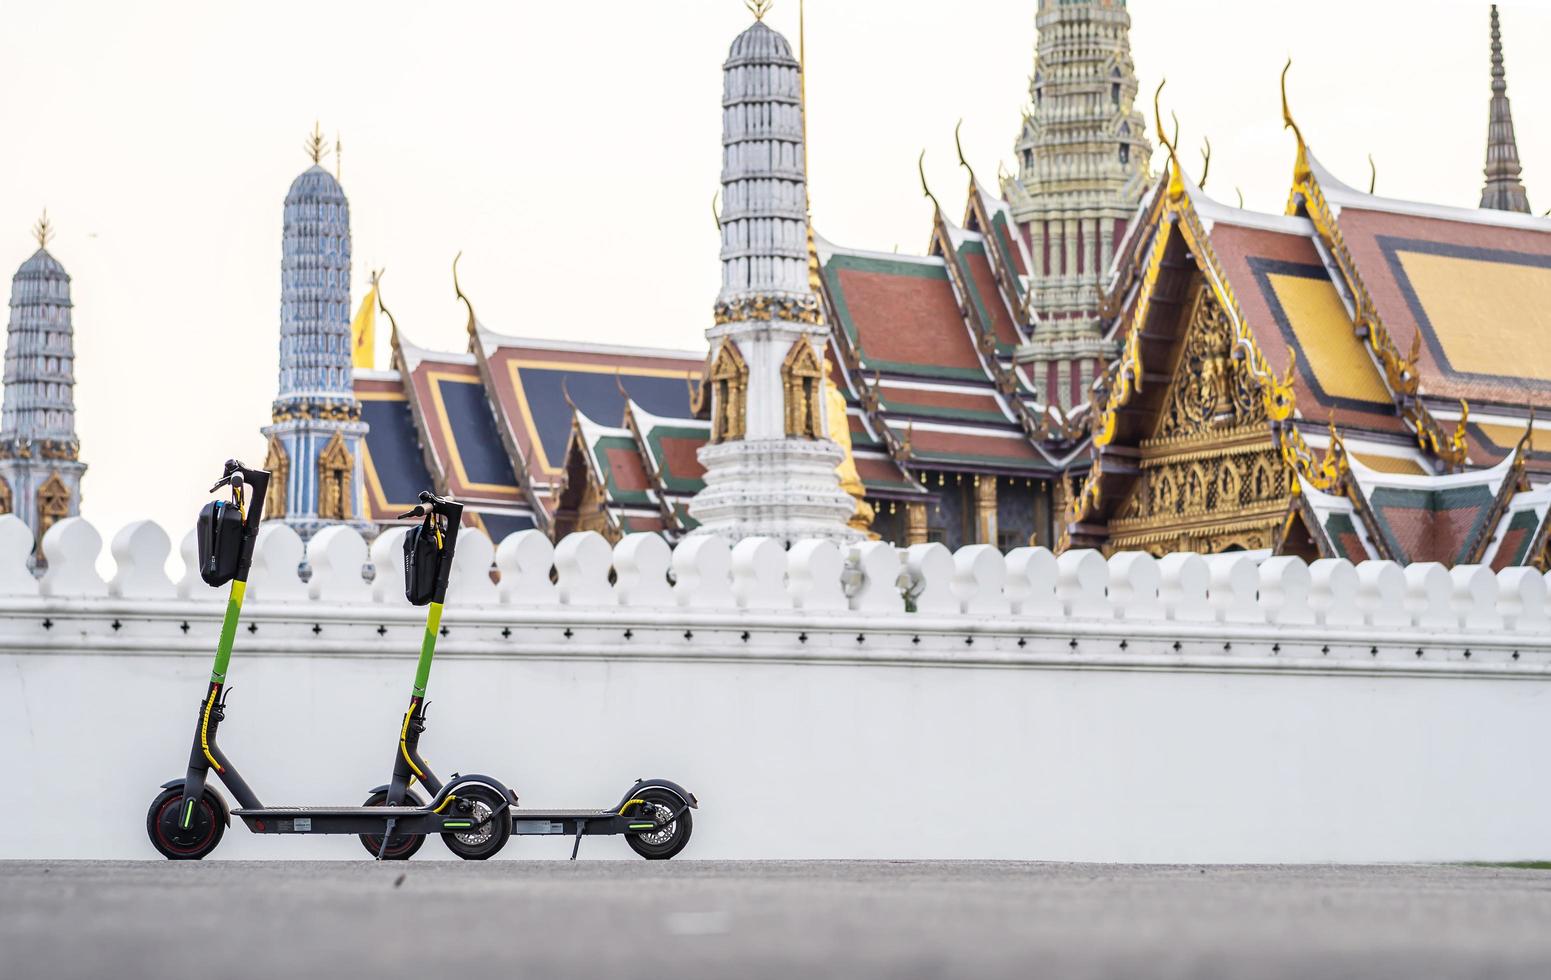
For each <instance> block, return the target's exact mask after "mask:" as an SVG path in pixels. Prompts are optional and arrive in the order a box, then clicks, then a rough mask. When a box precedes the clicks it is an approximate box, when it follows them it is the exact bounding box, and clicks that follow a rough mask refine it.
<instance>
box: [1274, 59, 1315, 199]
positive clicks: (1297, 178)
mask: <svg viewBox="0 0 1551 980" xmlns="http://www.w3.org/2000/svg"><path fill="white" fill-rule="evenodd" d="M1289 71H1292V59H1291V58H1288V59H1287V64H1286V65H1285V66H1284V67H1283V68H1282V128H1283V129H1290V130H1292V131H1293V136H1294V137H1296V138H1297V140H1298V161H1297V162H1296V163H1295V164H1293V183H1296V184H1301V183H1303V182H1304V181H1306V180H1308V179H1309V177H1311V176H1312V175H1313V171H1312V170H1310V169H1309V146H1308V144H1307V143H1305V142H1304V141H1303V130H1301V129H1299V128H1298V124H1297V123H1295V122H1293V117H1292V107H1291V106H1289V105H1288V104H1287V73H1288V72H1289Z"/></svg>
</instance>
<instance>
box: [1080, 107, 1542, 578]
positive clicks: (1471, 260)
mask: <svg viewBox="0 0 1551 980" xmlns="http://www.w3.org/2000/svg"><path fill="white" fill-rule="evenodd" d="M1287 124H1288V126H1289V128H1291V129H1292V130H1293V131H1294V133H1295V134H1296V135H1297V157H1296V161H1295V164H1294V172H1293V180H1292V191H1291V194H1290V199H1289V203H1288V207H1287V213H1286V214H1284V215H1266V214H1257V213H1253V212H1248V211H1244V210H1241V209H1238V208H1232V207H1228V206H1226V205H1223V204H1221V203H1219V202H1216V201H1213V200H1211V199H1210V198H1208V197H1207V196H1206V195H1205V194H1204V193H1203V192H1202V191H1201V189H1200V188H1199V187H1197V186H1196V185H1195V184H1194V183H1193V182H1192V181H1191V180H1190V179H1189V177H1188V176H1186V175H1185V174H1184V173H1183V172H1182V170H1181V168H1180V166H1179V163H1178V161H1177V159H1175V158H1174V150H1173V148H1172V147H1170V148H1169V150H1170V163H1169V167H1168V169H1167V171H1166V172H1165V175H1164V178H1163V179H1162V180H1161V181H1160V182H1159V184H1158V185H1157V186H1156V187H1155V188H1154V190H1153V191H1152V193H1151V194H1150V195H1149V196H1148V198H1147V199H1146V200H1144V202H1143V204H1142V207H1141V208H1140V209H1139V211H1138V214H1137V218H1136V220H1135V222H1134V224H1133V226H1132V232H1131V234H1130V235H1129V236H1128V238H1127V240H1126V242H1125V244H1124V246H1123V250H1122V254H1121V258H1120V261H1119V263H1118V264H1117V276H1116V278H1115V280H1114V281H1113V283H1112V284H1111V288H1110V292H1109V296H1108V298H1107V301H1106V302H1107V306H1108V308H1109V310H1110V311H1111V312H1112V313H1113V314H1114V316H1115V320H1114V327H1113V330H1114V336H1115V337H1116V339H1117V340H1119V341H1120V342H1122V343H1123V345H1124V347H1123V350H1124V353H1123V354H1122V356H1121V358H1120V359H1119V360H1118V361H1117V362H1116V363H1115V364H1114V365H1113V366H1112V368H1111V369H1110V371H1109V372H1108V373H1107V375H1106V377H1105V378H1104V379H1103V381H1102V383H1101V386H1100V388H1101V391H1100V394H1099V403H1098V407H1097V409H1096V412H1097V413H1098V419H1097V420H1096V421H1095V423H1094V428H1095V432H1096V436H1095V459H1094V462H1093V464H1092V466H1091V468H1090V472H1089V475H1088V478H1087V481H1086V485H1085V486H1084V488H1083V492H1082V493H1081V495H1080V496H1079V497H1078V498H1077V499H1076V500H1075V501H1074V503H1073V506H1072V508H1071V510H1070V512H1069V514H1068V521H1067V527H1066V533H1067V535H1068V540H1069V541H1070V542H1072V543H1074V544H1088V545H1095V546H1103V547H1106V548H1110V549H1118V548H1129V547H1142V548H1148V549H1151V550H1154V551H1164V550H1173V549H1188V550H1201V551H1220V550H1225V549H1230V548H1235V547H1241V548H1248V549H1257V548H1259V549H1272V548H1276V549H1280V550H1283V551H1288V552H1294V553H1303V554H1305V555H1307V556H1310V557H1314V556H1325V557H1346V558H1352V559H1354V560H1355V559H1362V558H1368V557H1377V558H1392V559H1395V560H1397V561H1401V562H1407V563H1409V562H1413V561H1439V562H1443V563H1445V564H1449V565H1454V564H1465V563H1476V562H1489V563H1496V564H1498V565H1503V564H1518V563H1526V562H1537V563H1538V562H1542V561H1544V559H1545V545H1546V526H1545V525H1546V520H1545V519H1546V512H1547V506H1546V498H1547V492H1546V491H1544V490H1531V489H1530V487H1531V480H1532V478H1533V477H1544V476H1546V475H1547V474H1548V472H1551V457H1548V456H1547V454H1546V452H1545V451H1546V450H1551V439H1548V436H1547V435H1546V434H1545V433H1544V431H1543V428H1542V427H1540V426H1537V425H1536V423H1535V422H1534V417H1535V414H1536V412H1537V410H1538V411H1540V413H1541V414H1544V410H1545V409H1546V408H1547V407H1548V402H1551V360H1546V358H1544V357H1542V356H1541V355H1540V352H1539V346H1538V345H1536V344H1535V343H1534V342H1532V341H1528V340H1527V338H1532V337H1538V336H1540V335H1541V334H1542V333H1544V332H1545V331H1546V330H1547V328H1548V326H1551V323H1548V322H1547V321H1548V318H1551V314H1548V313H1547V312H1546V311H1547V309H1548V308H1551V274H1548V269H1551V220H1548V219H1545V218H1537V217H1531V216H1529V215H1524V214H1517V213H1511V212H1504V211H1497V210H1472V209H1465V208H1452V207H1444V206H1439V205H1432V204H1420V203H1414V202H1407V201H1398V200H1393V199H1388V198H1382V197H1378V196H1376V195H1375V194H1373V193H1371V192H1368V193H1365V192H1362V191H1359V190H1357V189H1355V188H1353V187H1351V186H1349V185H1347V184H1345V183H1343V182H1341V181H1340V180H1338V179H1337V178H1336V177H1334V176H1333V175H1332V174H1331V173H1330V172H1329V171H1328V170H1327V169H1326V168H1325V167H1324V166H1322V165H1321V164H1320V162H1319V160H1318V159H1317V158H1316V157H1315V156H1314V155H1313V153H1312V152H1310V150H1309V149H1308V147H1307V145H1306V144H1305V143H1304V142H1303V138H1302V134H1301V133H1300V132H1298V130H1297V127H1296V125H1295V124H1294V123H1293V122H1292V119H1291V116H1290V114H1289V115H1288V119H1287ZM1548 356H1551V355H1548ZM1543 360H1545V361H1546V363H1545V364H1542V363H1541V362H1542V361H1543ZM1537 449H1539V450H1540V451H1538V452H1537V451H1536V450H1537ZM1289 501H1290V504H1289Z"/></svg>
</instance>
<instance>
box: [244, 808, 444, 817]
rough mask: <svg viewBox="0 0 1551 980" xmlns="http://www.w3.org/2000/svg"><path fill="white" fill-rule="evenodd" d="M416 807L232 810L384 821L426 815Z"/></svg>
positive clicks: (249, 814)
mask: <svg viewBox="0 0 1551 980" xmlns="http://www.w3.org/2000/svg"><path fill="white" fill-rule="evenodd" d="M426 812H428V811H426V810H425V809H424V808H423V807H417V806H266V807H255V808H253V809H251V810H233V811H232V816H234V817H295V816H297V815H302V816H306V815H308V814H314V815H317V816H320V817H372V818H374V819H382V820H386V819H387V818H389V817H404V816H408V815H409V814H412V813H426Z"/></svg>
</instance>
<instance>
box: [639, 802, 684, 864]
mask: <svg viewBox="0 0 1551 980" xmlns="http://www.w3.org/2000/svg"><path fill="white" fill-rule="evenodd" d="M638 799H640V800H641V802H640V803H637V804H634V805H633V806H632V807H631V808H630V811H629V812H628V813H626V814H625V816H627V817H631V818H633V819H634V818H639V819H641V820H651V821H653V822H658V821H662V820H667V819H668V818H670V817H672V818H673V819H672V822H670V823H669V824H668V825H667V826H665V827H663V828H662V829H661V830H657V831H653V832H651V833H645V834H626V835H625V843H627V844H629V845H630V849H631V850H632V851H635V852H636V853H637V854H639V855H641V856H642V857H644V858H646V859H647V860H648V861H666V860H668V859H669V858H671V857H673V856H674V855H675V854H677V853H678V852H680V851H682V850H683V849H684V845H686V844H688V843H689V835H690V834H691V833H692V832H693V831H694V820H693V819H692V818H691V817H690V815H689V809H688V808H684V812H683V813H679V815H678V816H677V817H674V816H673V815H674V814H675V813H678V812H679V809H680V808H681V807H684V801H683V800H681V799H679V798H678V797H677V796H675V795H674V794H672V793H670V792H668V791H667V790H663V789H649V790H646V791H644V792H643V793H641V795H640V796H639V797H638Z"/></svg>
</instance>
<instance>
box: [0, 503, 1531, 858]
mask: <svg viewBox="0 0 1551 980" xmlns="http://www.w3.org/2000/svg"><path fill="white" fill-rule="evenodd" d="M29 540H30V539H29V537H28V536H27V535H26V534H25V533H18V530H17V523H16V521H15V518H11V517H5V518H0V739H3V744H4V745H6V746H7V749H8V757H9V759H10V760H11V762H12V764H13V767H14V766H15V765H17V764H19V766H20V772H19V773H17V776H18V777H19V778H15V779H13V780H12V781H11V786H12V792H13V797H15V796H17V794H19V799H13V804H14V806H13V811H14V812H15V813H32V814H37V813H44V812H50V811H52V810H56V809H58V808H60V807H65V808H68V809H69V810H70V813H71V817H70V819H69V820H34V819H28V820H21V819H15V818H0V858H5V857H22V856H48V857H134V856H142V857H150V856H152V854H153V852H152V851H151V850H150V847H149V844H147V843H146V841H145V836H144V816H145V808H146V806H147V804H148V803H149V801H150V799H151V797H152V796H153V795H154V794H155V792H156V789H157V786H158V785H159V784H160V783H161V782H162V781H164V780H167V779H171V778H174V777H177V776H179V775H181V773H182V768H183V766H184V765H185V763H186V759H187V754H188V743H189V740H190V737H191V736H192V732H193V721H194V714H195V710H196V708H197V705H198V702H199V699H200V696H201V694H202V693H203V691H204V684H205V681H206V679H207V677H208V672H209V667H210V660H211V657H212V655H213V650H214V645H215V639H216V636H217V633H218V632H219V626H220V616H221V613H222V611H223V609H224V599H225V593H226V590H225V589H220V590H216V589H209V588H207V587H205V586H204V585H203V583H202V582H200V581H199V578H198V575H197V572H196V571H195V570H194V569H193V567H192V563H193V561H194V556H193V547H192V541H191V540H189V537H188V536H185V537H184V538H183V539H182V540H181V542H180V549H179V550H180V554H181V555H182V556H183V558H184V560H185V563H186V564H188V565H189V566H190V567H189V568H188V569H187V570H186V571H185V572H184V574H183V575H182V576H180V577H179V580H178V581H176V582H174V581H172V580H170V579H169V578H168V577H167V575H166V574H165V571H164V565H165V561H166V559H167V556H168V555H169V554H170V551H171V546H172V540H171V538H169V536H168V535H167V534H166V533H165V532H163V531H162V530H161V529H160V528H157V527H156V525H154V524H150V523H137V524H133V525H130V526H129V527H127V528H125V529H123V530H122V531H121V532H119V533H118V534H117V535H115V536H114V538H113V539H112V542H111V546H110V550H111V554H112V564H113V569H114V571H113V574H111V575H109V576H108V577H106V578H104V577H103V576H101V575H99V574H98V571H97V561H98V558H99V556H100V554H101V551H102V548H103V539H102V535H101V534H99V533H98V532H97V531H96V529H94V528H93V527H92V526H91V525H90V524H89V523H87V522H86V521H84V520H82V519H80V518H75V519H71V520H67V521H62V522H60V523H59V524H57V525H55V526H54V527H53V528H52V529H50V531H49V532H48V534H47V535H46V536H45V538H44V542H43V548H44V552H45V555H46V557H47V559H48V572H47V574H46V575H44V576H43V577H42V579H41V580H39V579H35V578H33V576H32V575H30V574H29V573H28V572H27V570H26V563H27V557H28V548H29ZM400 548H401V534H400V533H399V532H396V531H390V532H388V533H385V534H384V535H382V536H381V537H380V538H379V539H378V540H377V541H376V542H374V543H373V545H372V547H371V548H370V549H368V548H367V546H366V544H365V542H363V541H362V540H361V538H360V537H359V535H357V534H356V532H355V531H353V530H351V529H348V528H339V529H330V530H328V531H324V532H321V533H319V534H318V535H317V536H315V537H314V538H313V540H312V541H311V543H310V545H308V546H307V547H306V548H305V549H304V548H303V546H302V544H301V542H300V540H299V539H298V538H297V537H296V535H295V533H294V532H292V531H290V529H288V528H286V527H284V526H282V525H266V526H265V528H264V530H263V532H262V533H261V537H260V541H259V544H258V549H257V553H256V557H255V562H254V572H253V576H252V581H251V585H250V589H249V593H248V595H249V601H248V604H247V606H246V607H245V608H244V618H243V627H242V628H241V629H240V630H239V632H238V641H237V646H236V652H235V654H234V656H233V659H232V665H231V670H230V674H229V686H230V688H231V689H232V690H233V692H234V693H233V696H232V698H231V701H230V715H229V717H228V721H227V723H226V725H225V726H224V727H223V729H222V732H221V737H222V742H223V744H224V745H225V746H226V747H227V749H228V751H229V753H230V754H231V755H232V756H233V758H234V759H235V760H236V761H237V763H238V765H239V766H240V767H241V768H242V769H243V771H244V773H245V775H246V776H247V777H248V779H249V781H250V782H251V783H252V784H253V785H254V787H255V788H256V789H257V790H258V791H259V793H260V795H261V796H263V797H264V798H265V799H266V802H273V803H278V804H285V803H296V802H316V803H354V802H359V800H360V799H363V798H364V797H365V795H366V791H367V790H368V789H370V787H372V786H374V785H376V784H378V783H380V782H383V781H385V780H386V779H387V776H388V770H389V765H390V763H391V755H390V753H391V752H392V751H393V749H394V744H393V743H394V736H395V734H396V731H397V726H398V722H399V718H400V715H401V713H402V711H403V707H404V703H405V701H406V700H407V696H408V689H409V686H410V682H411V680H412V676H413V672H414V666H413V665H414V659H415V657H416V655H417V653H418V650H419V645H420V639H421V636H422V635H423V630H424V610H422V609H416V608H414V607H411V606H409V605H408V604H407V603H406V602H405V601H404V599H403V594H402V589H401V582H400V571H399V569H400V563H401V553H400V550H399V549H400ZM304 557H305V558H306V560H307V562H308V564H309V565H310V566H311V569H312V575H311V578H310V580H309V581H308V582H306V583H303V582H302V581H301V580H300V578H298V577H297V575H296V571H295V569H296V567H297V565H298V563H299V562H300V561H301V560H302V559H303V558H304ZM492 561H493V563H494V567H495V568H496V569H497V570H498V571H499V576H498V578H499V581H494V580H492V577H491V576H490V575H488V574H482V573H485V572H488V570H489V567H490V563H491V562H492ZM368 563H371V564H374V565H375V566H376V567H377V569H379V570H380V574H379V575H378V576H377V577H376V579H375V580H374V581H368V578H367V577H366V576H365V575H363V570H364V568H365V566H367V565H368ZM552 575H553V580H552ZM907 606H908V608H909V609H911V610H913V611H909V612H907V611H906V608H907ZM443 622H444V626H445V628H446V630H445V634H444V636H443V638H442V639H441V641H440V645H439V646H438V659H437V666H436V669H435V671H434V672H433V675H432V678H431V684H430V699H431V701H432V702H434V703H433V706H432V708H431V710H430V730H429V731H428V732H427V734H426V736H425V742H424V748H425V751H426V755H427V756H428V757H429V758H430V759H431V760H432V761H433V763H436V764H438V765H439V766H440V768H442V769H443V770H446V771H451V770H454V769H459V770H461V771H483V772H488V773H490V774H492V775H495V776H497V777H499V778H502V779H504V780H506V781H507V782H509V783H510V784H512V785H513V787H514V788H515V789H517V791H518V793H519V794H520V795H521V796H522V798H523V800H524V802H525V803H528V804H531V805H535V806H559V805H595V806H605V805H607V804H609V803H611V802H614V801H615V799H616V798H617V796H618V794H619V793H621V792H623V791H624V790H625V789H626V788H627V786H628V785H629V783H630V781H631V780H632V779H634V778H636V777H639V776H664V777H667V778H670V779H675V780H677V781H679V782H681V783H683V784H685V785H686V786H688V787H689V788H690V789H691V790H693V791H694V792H695V793H697V794H698V795H699V796H700V798H701V800H702V803H703V807H702V809H701V811H700V812H699V813H698V814H697V820H698V821H699V822H698V824H697V828H696V837H695V841H694V842H693V843H692V844H691V850H690V851H689V852H688V853H687V854H686V857H706V858H710V857H728V858H738V857H753V858H760V857H837V858H842V857H906V858H909V857H915V858H953V857H963V858H1025V859H1051V860H1090V861H1192V862H1226V861H1233V862H1240V861H1245V862H1254V861H1324V860H1335V861H1399V860H1507V859H1524V858H1545V857H1548V856H1551V788H1547V785H1546V782H1545V781H1544V780H1542V779H1540V778H1539V776H1540V770H1541V761H1540V754H1541V752H1542V751H1543V746H1544V745H1546V744H1548V742H1551V683H1548V681H1551V639H1548V635H1547V634H1548V626H1551V618H1548V609H1547V583H1546V579H1545V578H1544V577H1543V576H1542V575H1540V574H1539V573H1537V572H1535V571H1533V570H1531V569H1511V570H1508V571H1504V572H1501V573H1498V574H1493V573H1492V572H1491V571H1490V570H1488V569H1484V568H1456V569H1453V570H1446V569H1443V568H1442V567H1439V566H1428V565H1413V566H1411V567H1409V568H1406V569H1402V568H1400V567H1398V566H1395V565H1392V564H1388V563H1377V562H1368V563H1364V564H1362V565H1360V566H1357V567H1355V568H1354V567H1353V566H1352V565H1350V564H1349V563H1347V562H1344V561H1319V562H1315V563H1313V564H1312V565H1307V566H1306V565H1304V564H1303V563H1302V562H1301V561H1298V560H1296V559H1282V558H1277V559H1270V560H1266V561H1263V562H1256V561H1255V560H1253V559H1251V558H1247V557H1243V556H1220V557H1212V558H1203V557H1200V556H1196V555H1185V554H1180V555H1171V556H1169V557H1167V558H1165V559H1163V560H1161V561H1157V560H1154V559H1152V558H1150V557H1148V556H1146V555H1140V554H1125V555H1117V556H1115V557H1113V558H1111V559H1109V560H1107V561H1106V560H1105V559H1104V558H1103V557H1102V556H1101V555H1099V554H1098V553H1096V552H1089V551H1076V552H1069V553H1067V554H1065V555H1062V556H1060V557H1059V558H1058V557H1056V556H1053V555H1051V554H1050V553H1049V552H1048V551H1045V550H1043V549H1020V550H1017V551H1014V552H1012V553H1010V554H1008V555H1005V556H1004V555H1002V554H1000V553H998V552H996V551H995V550H994V549H990V548H985V547H968V548H964V549H961V550H960V551H959V552H958V553H957V554H954V553H950V552H949V551H947V550H946V549H945V548H943V547H941V546H939V545H922V546H917V547H914V548H910V549H907V550H905V551H896V550H895V549H894V548H892V547H889V546H887V545H883V544H878V543H868V544H862V545H859V546H854V547H852V548H850V549H848V550H847V552H846V553H842V552H841V550H839V549H837V548H836V547H835V546H834V545H831V544H827V543H818V542H813V543H805V544H802V545H800V546H798V547H794V548H792V549H791V550H789V551H788V550H785V549H783V548H781V547H780V546H779V545H777V544H775V543H774V542H771V541H767V540H762V539H746V540H744V541H741V542H739V543H738V544H737V545H736V547H731V548H729V547H728V545H727V544H726V543H725V542H723V541H721V540H720V539H717V538H714V537H702V538H693V539H690V540H689V541H687V542H685V543H684V544H682V545H680V546H679V547H678V548H677V549H676V550H670V549H669V548H667V547H666V546H665V545H663V543H662V542H661V541H660V539H657V538H655V537H646V536H637V537H630V538H626V539H625V540H624V541H622V542H620V543H619V544H618V545H617V546H614V547H612V548H611V547H610V546H609V544H608V543H607V542H606V541H605V540H604V539H602V538H600V537H598V536H597V535H594V534H579V535H573V536H571V537H569V538H566V539H565V540H563V541H561V542H560V543H559V544H558V545H551V544H550V542H549V541H548V540H546V539H545V538H543V536H542V535H539V534H537V533H536V532H526V533H523V534H519V535H515V536H513V537H511V538H508V539H506V540H505V541H503V542H502V543H501V545H500V547H499V548H492V547H491V544H490V542H489V540H488V539H486V538H485V537H484V535H483V534H482V533H481V532H479V531H477V530H471V529H465V530H464V531H463V532H462V533H461V534H460V537H459V557H458V565H457V567H456V568H455V570H454V573H453V578H452V586H451V588H450V590H449V597H448V606H447V611H446V615H445V617H444V620H443ZM83 794H84V795H83ZM422 853H424V854H426V855H427V856H436V857H445V856H447V855H446V852H445V851H444V850H442V849H441V848H440V846H439V845H435V844H433V845H430V846H428V848H427V849H426V851H424V852H422ZM507 853H508V854H509V855H512V856H517V857H522V856H529V857H532V856H543V857H561V856H564V854H565V853H567V851H566V848H565V846H564V845H562V844H560V843H558V842H556V841H552V840H531V839H529V840H522V841H518V842H515V843H514V844H513V845H512V846H511V848H510V849H509V850H508V852H507ZM218 854H220V855H222V856H228V857H303V856H323V857H341V858H354V857H358V856H362V855H364V851H360V849H359V845H358V844H355V843H354V842H353V841H350V840H345V839H321V838H320V839H276V838H269V837H254V836H251V835H249V834H247V832H246V831H244V830H242V829H241V828H240V827H238V828H234V829H233V830H232V832H231V833H230V835H229V837H228V839H227V841H226V842H225V843H223V844H222V846H221V849H220V851H219V852H218ZM583 854H584V855H585V856H591V857H622V856H626V855H627V854H628V852H627V851H626V850H625V848H624V846H623V845H622V844H621V843H620V842H618V841H608V840H602V839H599V840H589V841H587V842H586V843H585V844H584V845H583Z"/></svg>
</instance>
